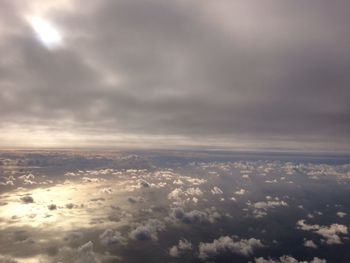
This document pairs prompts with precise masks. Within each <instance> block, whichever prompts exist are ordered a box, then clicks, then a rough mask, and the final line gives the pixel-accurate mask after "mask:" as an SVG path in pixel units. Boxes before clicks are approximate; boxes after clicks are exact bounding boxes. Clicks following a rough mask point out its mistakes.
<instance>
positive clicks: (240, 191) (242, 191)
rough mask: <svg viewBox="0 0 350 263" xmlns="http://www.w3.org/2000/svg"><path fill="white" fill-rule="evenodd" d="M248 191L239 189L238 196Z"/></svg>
mask: <svg viewBox="0 0 350 263" xmlns="http://www.w3.org/2000/svg"><path fill="white" fill-rule="evenodd" d="M246 192H247V191H246V190H245V189H243V188H241V189H239V190H238V191H236V192H235V194H236V195H244V194H245V193H246Z"/></svg>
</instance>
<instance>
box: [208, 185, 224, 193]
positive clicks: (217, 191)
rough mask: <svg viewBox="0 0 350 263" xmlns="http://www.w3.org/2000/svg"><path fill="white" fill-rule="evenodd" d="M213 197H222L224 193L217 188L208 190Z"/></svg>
mask: <svg viewBox="0 0 350 263" xmlns="http://www.w3.org/2000/svg"><path fill="white" fill-rule="evenodd" d="M210 192H211V193H212V194H213V195H222V194H223V193H224V192H223V191H222V190H221V189H220V188H219V187H217V186H214V187H213V189H211V190H210Z"/></svg>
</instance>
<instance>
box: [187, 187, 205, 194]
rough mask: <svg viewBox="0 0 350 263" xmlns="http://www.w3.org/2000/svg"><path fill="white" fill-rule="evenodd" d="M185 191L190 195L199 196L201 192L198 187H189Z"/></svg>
mask: <svg viewBox="0 0 350 263" xmlns="http://www.w3.org/2000/svg"><path fill="white" fill-rule="evenodd" d="M186 193H187V194H188V195H191V196H201V195H203V192H202V191H201V189H199V188H198V187H191V188H188V189H187V190H186Z"/></svg>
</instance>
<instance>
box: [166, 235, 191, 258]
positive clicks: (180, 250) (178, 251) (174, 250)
mask: <svg viewBox="0 0 350 263" xmlns="http://www.w3.org/2000/svg"><path fill="white" fill-rule="evenodd" d="M190 250H192V244H191V242H189V241H188V240H186V239H181V240H179V244H178V245H176V246H173V247H171V248H170V250H169V255H170V256H172V257H180V256H182V255H183V254H184V253H186V251H190Z"/></svg>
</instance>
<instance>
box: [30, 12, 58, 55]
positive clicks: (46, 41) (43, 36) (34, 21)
mask: <svg viewBox="0 0 350 263" xmlns="http://www.w3.org/2000/svg"><path fill="white" fill-rule="evenodd" d="M29 23H30V25H31V26H32V28H33V30H34V31H35V33H36V35H37V37H38V39H39V40H40V42H41V43H42V44H43V45H44V46H46V47H47V48H55V47H58V46H60V45H62V41H63V39H62V35H61V33H60V32H59V31H58V30H57V29H56V28H55V27H54V26H53V25H52V24H51V23H50V22H49V21H47V20H45V19H42V18H40V17H32V18H30V19H29Z"/></svg>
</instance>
